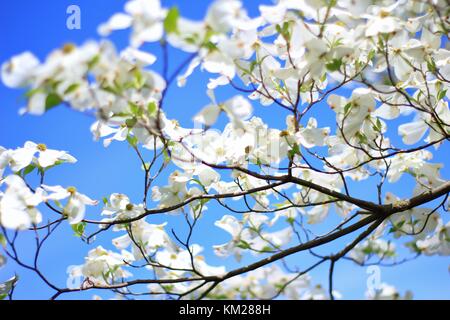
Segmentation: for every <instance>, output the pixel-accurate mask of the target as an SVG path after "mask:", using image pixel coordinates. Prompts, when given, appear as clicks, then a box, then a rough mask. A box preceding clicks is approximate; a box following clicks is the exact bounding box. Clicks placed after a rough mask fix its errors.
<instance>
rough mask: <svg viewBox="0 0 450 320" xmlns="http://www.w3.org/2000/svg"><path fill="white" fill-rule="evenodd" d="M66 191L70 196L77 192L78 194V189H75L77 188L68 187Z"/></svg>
mask: <svg viewBox="0 0 450 320" xmlns="http://www.w3.org/2000/svg"><path fill="white" fill-rule="evenodd" d="M66 190H67V192H69V193H70V194H74V193H75V192H77V188H75V187H68V188H67V189H66Z"/></svg>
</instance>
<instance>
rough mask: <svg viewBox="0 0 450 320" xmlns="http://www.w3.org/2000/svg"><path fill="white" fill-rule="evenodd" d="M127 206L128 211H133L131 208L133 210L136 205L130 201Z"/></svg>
mask: <svg viewBox="0 0 450 320" xmlns="http://www.w3.org/2000/svg"><path fill="white" fill-rule="evenodd" d="M125 208H126V209H127V211H131V210H133V208H134V206H133V204H131V203H129V204H127V205H126V206H125Z"/></svg>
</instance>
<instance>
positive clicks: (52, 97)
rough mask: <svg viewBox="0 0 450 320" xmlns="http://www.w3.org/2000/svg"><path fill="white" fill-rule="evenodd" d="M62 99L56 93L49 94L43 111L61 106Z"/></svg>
mask: <svg viewBox="0 0 450 320" xmlns="http://www.w3.org/2000/svg"><path fill="white" fill-rule="evenodd" d="M61 102H62V99H61V97H60V96H59V95H57V94H56V93H50V94H49V95H48V96H47V98H46V99H45V110H50V109H52V108H54V107H56V106H57V105H59V104H61Z"/></svg>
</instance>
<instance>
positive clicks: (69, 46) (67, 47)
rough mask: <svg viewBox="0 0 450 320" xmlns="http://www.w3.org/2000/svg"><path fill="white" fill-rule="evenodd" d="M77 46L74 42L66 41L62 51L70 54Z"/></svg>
mask: <svg viewBox="0 0 450 320" xmlns="http://www.w3.org/2000/svg"><path fill="white" fill-rule="evenodd" d="M75 48H76V46H75V45H74V44H73V43H66V44H65V45H64V46H63V47H62V52H63V53H64V54H69V53H71V52H72V51H73V50H75Z"/></svg>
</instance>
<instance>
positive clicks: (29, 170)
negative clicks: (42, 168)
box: [22, 164, 36, 177]
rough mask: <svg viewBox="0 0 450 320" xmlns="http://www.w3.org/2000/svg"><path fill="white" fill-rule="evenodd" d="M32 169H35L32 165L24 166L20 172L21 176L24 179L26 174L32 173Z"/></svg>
mask: <svg viewBox="0 0 450 320" xmlns="http://www.w3.org/2000/svg"><path fill="white" fill-rule="evenodd" d="M34 169H36V166H35V165H34V164H30V165H28V166H26V167H25V168H24V169H23V171H22V176H23V177H25V176H26V175H27V174H30V173H31V172H33V170H34Z"/></svg>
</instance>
